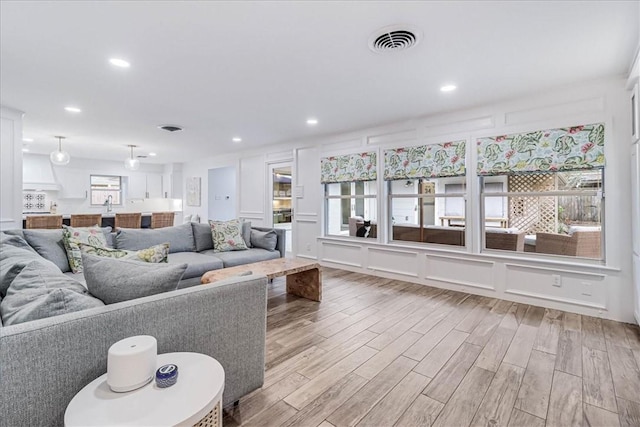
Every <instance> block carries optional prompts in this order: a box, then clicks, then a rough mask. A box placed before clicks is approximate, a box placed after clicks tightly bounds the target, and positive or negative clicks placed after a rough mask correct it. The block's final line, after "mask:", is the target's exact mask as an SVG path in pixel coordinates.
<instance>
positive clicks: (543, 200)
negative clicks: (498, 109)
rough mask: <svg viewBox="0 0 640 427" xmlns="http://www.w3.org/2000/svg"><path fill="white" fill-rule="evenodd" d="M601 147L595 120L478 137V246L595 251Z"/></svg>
mask: <svg viewBox="0 0 640 427" xmlns="http://www.w3.org/2000/svg"><path fill="white" fill-rule="evenodd" d="M603 147H604V125H603V124H592V125H584V126H575V127H571V128H561V129H551V130H545V131H538V132H531V133H526V134H513V135H504V136H499V137H494V138H482V139H480V140H479V141H478V174H479V175H480V180H481V186H480V187H481V192H482V193H481V200H482V203H481V205H482V214H483V217H484V225H485V227H484V231H485V232H484V248H485V249H498V250H509V251H516V252H529V253H540V254H546V255H559V256H568V257H581V258H594V259H603V258H604V257H603V246H602V242H603V239H602V224H603V222H602V214H603V212H604V210H603V204H604V199H603V183H604V149H603ZM496 180H501V181H502V183H503V184H502V185H503V189H499V188H498V187H496V185H495V182H496ZM500 205H502V206H505V205H506V209H505V210H503V212H504V214H503V215H502V216H503V219H502V220H499V218H498V217H497V216H494V215H496V214H497V213H498V206H500ZM494 221H495V224H498V223H499V224H500V226H499V227H496V226H493V227H492V225H494V224H492V223H493V222H494Z"/></svg>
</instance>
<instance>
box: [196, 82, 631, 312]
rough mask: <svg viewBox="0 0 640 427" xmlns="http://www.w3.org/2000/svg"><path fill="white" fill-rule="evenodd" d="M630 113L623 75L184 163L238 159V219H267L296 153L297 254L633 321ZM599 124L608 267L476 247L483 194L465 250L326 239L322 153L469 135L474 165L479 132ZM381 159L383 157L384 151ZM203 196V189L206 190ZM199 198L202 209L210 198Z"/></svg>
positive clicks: (205, 165)
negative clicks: (272, 183) (268, 194)
mask: <svg viewBox="0 0 640 427" xmlns="http://www.w3.org/2000/svg"><path fill="white" fill-rule="evenodd" d="M459 96H464V95H463V94H462V93H461V94H459ZM629 111H630V109H629V104H628V94H627V92H626V90H625V79H622V78H620V79H607V80H602V81H596V82H592V83H590V84H586V85H580V86H576V87H568V88H559V89H558V90H554V91H549V92H548V93H542V94H535V95H531V96H530V97H527V98H521V99H517V100H513V101H509V102H501V103H496V104H492V105H486V106H483V107H478V108H474V109H469V110H465V111H458V112H452V113H447V114H442V115H438V116H432V117H427V118H423V119H416V120H410V121H405V122H400V123H395V124H391V125H387V126H382V127H376V128H369V129H363V130H360V131H356V132H350V133H346V134H340V135H334V136H329V137H322V138H316V139H310V140H304V141H296V142H292V143H290V144H282V145H280V146H277V147H266V148H261V149H260V151H252V152H251V153H250V154H249V153H236V154H235V155H230V156H227V158H226V159H220V158H219V157H217V158H215V159H214V158H211V159H204V160H198V161H195V162H191V163H186V164H185V178H186V177H187V176H189V175H190V174H195V175H198V174H199V175H200V176H205V175H206V170H208V169H210V168H211V167H216V166H221V165H227V166H232V165H234V164H238V165H239V174H240V179H239V187H238V192H239V199H240V200H239V209H238V212H239V216H240V217H245V218H247V219H251V220H252V221H256V222H261V221H262V222H264V220H265V218H264V212H265V210H264V206H265V194H264V186H263V185H262V180H264V177H265V176H266V168H267V163H268V162H269V159H270V156H271V155H272V154H271V153H279V152H282V151H283V150H285V149H287V148H288V149H293V153H294V165H295V167H294V169H295V170H294V181H295V184H294V185H295V186H297V187H300V188H302V189H303V192H304V195H303V196H302V197H296V198H295V200H294V212H295V218H294V224H293V227H294V229H293V232H294V252H293V253H294V255H297V256H301V257H307V258H312V259H318V260H320V261H321V262H322V263H323V264H324V265H327V266H333V267H338V268H344V269H349V270H353V271H361V272H365V273H368V274H373V275H377V276H381V277H390V278H397V279H403V280H409V281H412V282H415V283H422V284H429V285H432V286H439V287H443V288H448V289H455V290H461V291H465V292H471V293H475V294H481V295H487V296H491V297H497V298H503V299H508V300H513V301H519V302H523V303H530V304H535V305H540V306H545V307H551V308H557V309H564V310H568V311H573V312H578V313H583V314H588V315H594V316H601V317H605V318H611V319H615V320H622V321H627V322H629V321H632V319H633V312H634V304H633V301H632V299H630V298H629V295H632V294H633V285H632V264H631V257H630V256H629V255H630V253H631V235H630V233H629V229H630V228H631V216H630V211H631V205H630V201H629V200H630V191H631V187H630V165H629V149H628V147H629V145H628V144H629V143H628V141H629V138H628V129H629V127H630V120H629ZM594 122H605V123H606V148H605V150H606V158H607V169H606V172H605V182H606V190H607V192H606V197H607V198H606V217H605V220H604V221H605V230H606V232H605V238H604V243H605V247H606V257H607V262H606V264H605V265H603V264H601V263H598V262H584V261H581V260H569V261H564V260H559V259H558V258H554V257H546V258H545V257H531V256H530V255H527V254H525V253H521V254H514V253H503V252H496V251H494V252H488V253H480V243H481V239H480V236H479V233H477V232H476V230H478V229H479V224H480V219H479V214H478V212H479V206H478V205H479V200H478V199H477V198H475V197H469V200H468V201H467V209H468V210H469V215H470V221H469V224H470V226H468V227H467V236H466V241H467V247H466V248H461V249H458V248H453V247H452V248H440V247H438V248H436V247H433V246H425V245H417V246H416V245H413V246H412V245H410V244H386V243H385V242H386V239H387V236H386V230H385V227H378V230H379V231H378V236H379V237H378V239H368V240H367V241H366V242H364V241H361V240H355V239H349V238H340V237H331V238H330V237H322V223H323V216H324V214H325V213H324V209H323V189H322V186H321V185H320V179H319V177H320V158H321V157H323V156H327V155H337V154H343V153H346V152H358V151H360V150H363V151H364V150H367V151H370V150H379V152H381V151H382V150H383V149H385V148H391V147H401V146H407V145H416V144H425V143H435V142H446V141H451V140H458V139H466V140H467V141H468V142H469V143H468V144H467V147H468V155H467V159H468V160H467V164H468V165H473V164H474V162H475V159H476V154H475V150H474V148H475V144H473V143H472V141H475V139H476V138H477V137H481V136H491V135H499V134H504V133H511V132H520V131H529V130H538V129H546V128H553V127H563V126H571V125H576V124H586V123H594ZM379 159H382V156H380V155H379ZM468 171H469V175H468V177H467V191H468V194H470V195H474V194H478V180H477V178H476V177H475V176H474V173H475V166H474V165H473V166H471V167H469V169H468ZM378 175H379V176H382V165H379V170H378ZM378 186H379V187H378V194H380V196H379V201H380V203H379V206H378V211H379V214H378V218H379V220H378V222H379V223H380V221H381V220H382V218H386V216H387V212H386V201H385V200H386V196H385V194H386V193H385V191H386V190H385V187H386V186H385V183H384V182H383V181H382V180H379V182H378ZM203 194H206V191H204V190H203ZM294 194H295V192H294ZM203 203H204V204H205V205H206V202H205V201H204V200H203ZM185 210H186V208H185ZM517 255H520V256H517ZM552 274H559V275H560V276H561V278H562V286H561V287H560V288H557V287H553V286H552V285H551V275H552ZM588 287H591V288H592V290H591V292H590V293H591V295H585V293H589V292H587V290H586V289H587V288H588Z"/></svg>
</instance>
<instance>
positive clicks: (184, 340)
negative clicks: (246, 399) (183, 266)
mask: <svg viewBox="0 0 640 427" xmlns="http://www.w3.org/2000/svg"><path fill="white" fill-rule="evenodd" d="M266 301H267V279H266V277H264V276H245V277H239V278H237V280H235V282H234V283H226V284H223V285H220V284H217V283H213V284H210V285H201V286H195V287H191V288H188V289H181V290H177V291H172V292H167V293H163V294H159V295H153V296H150V297H145V298H139V299H136V300H131V301H125V302H121V303H117V304H111V305H108V306H105V307H100V308H94V309H90V310H84V311H79V312H76V313H69V314H65V315H61V316H56V317H52V318H48V319H40V320H36V321H33V322H26V323H22V324H19V325H14V326H8V327H3V328H0V360H1V361H2V362H1V363H0V378H1V379H2V380H1V381H0V396H3V398H2V399H0V414H2V416H0V425H1V426H16V425H62V424H63V418H64V412H65V409H66V407H67V405H68V404H69V402H70V401H71V399H72V398H73V396H74V395H75V394H76V393H77V392H78V391H80V390H81V389H82V388H83V387H84V386H85V385H87V384H88V383H89V382H91V381H92V380H94V379H95V378H97V377H99V376H100V375H102V374H104V373H105V372H106V370H107V353H108V349H109V347H110V346H111V345H112V344H113V343H115V342H117V341H119V340H121V339H123V338H126V337H129V336H133V335H151V336H154V337H155V338H156V339H157V340H158V353H168V352H195V353H202V354H207V355H209V356H211V357H214V358H215V359H217V360H218V361H219V362H220V363H221V364H222V366H223V367H224V369H225V373H226V375H225V377H226V381H225V390H224V402H223V403H224V404H225V405H226V404H229V403H231V402H234V401H235V400H238V399H239V398H240V397H241V396H243V395H245V394H247V393H249V392H251V391H253V390H255V389H257V388H259V387H261V386H262V383H263V381H264V358H265V353H264V352H265V336H266Z"/></svg>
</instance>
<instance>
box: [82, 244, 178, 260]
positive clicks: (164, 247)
mask: <svg viewBox="0 0 640 427" xmlns="http://www.w3.org/2000/svg"><path fill="white" fill-rule="evenodd" d="M80 250H81V251H82V253H83V254H90V255H95V256H99V257H105V258H121V259H129V260H133V261H142V262H151V263H160V262H168V257H169V243H161V244H159V245H154V246H151V247H150V248H147V249H140V250H139V251H128V250H125V249H112V248H102V247H99V246H93V245H88V244H85V243H81V244H80Z"/></svg>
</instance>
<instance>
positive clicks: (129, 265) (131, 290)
mask: <svg viewBox="0 0 640 427" xmlns="http://www.w3.org/2000/svg"><path fill="white" fill-rule="evenodd" d="M82 264H83V265H84V277H85V279H86V280H87V289H89V292H91V295H93V296H94V297H96V298H98V299H100V300H102V302H104V303H105V304H114V303H117V302H120V301H128V300H132V299H136V298H142V297H146V296H149V295H155V294H159V293H163V292H168V291H173V290H175V289H176V288H177V287H178V282H179V281H180V279H181V278H182V275H183V274H184V272H185V270H186V269H187V265H186V264H178V265H167V264H150V263H144V262H139V261H131V260H128V259H115V258H103V257H97V256H94V255H89V254H82Z"/></svg>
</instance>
